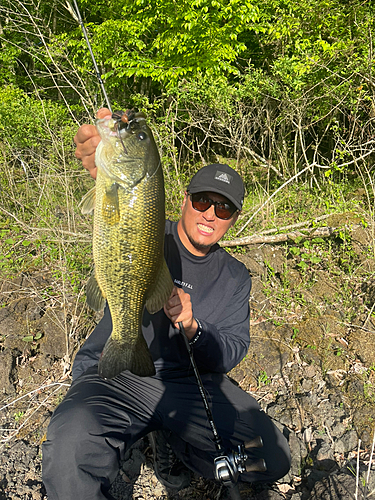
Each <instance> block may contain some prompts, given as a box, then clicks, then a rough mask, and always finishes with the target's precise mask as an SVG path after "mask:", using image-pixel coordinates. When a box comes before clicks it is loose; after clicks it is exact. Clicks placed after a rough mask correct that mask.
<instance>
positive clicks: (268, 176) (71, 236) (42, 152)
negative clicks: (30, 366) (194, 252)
mask: <svg viewBox="0 0 375 500" xmlns="http://www.w3.org/2000/svg"><path fill="white" fill-rule="evenodd" d="M78 3H79V7H80V11H81V14H82V17H83V19H84V21H85V25H86V28H87V30H88V32H89V37H90V40H91V43H92V46H93V50H94V53H95V56H96V58H97V62H98V65H99V68H100V72H101V74H102V77H103V79H104V81H105V84H106V88H107V91H108V94H109V97H110V100H111V102H112V106H113V108H114V109H116V108H124V107H130V106H136V107H138V108H140V109H142V110H144V111H146V113H147V114H148V116H149V121H150V124H151V127H152V129H153V131H154V134H155V138H156V140H157V143H158V145H159V148H160V150H161V153H162V158H163V167H164V173H165V179H166V195H167V215H168V216H169V217H172V218H175V217H178V213H179V206H180V200H181V196H182V194H183V190H184V186H185V185H186V182H187V180H188V178H189V177H190V175H191V174H192V173H193V172H194V171H195V170H196V169H197V168H199V167H200V166H201V165H202V164H205V163H208V162H215V161H225V162H228V163H229V164H230V165H231V166H233V167H234V168H236V169H237V170H238V171H239V172H240V173H241V175H242V176H243V178H244V181H245V184H246V189H247V197H246V203H245V209H244V211H243V215H242V217H241V218H240V221H239V223H238V224H237V226H236V228H235V229H234V230H233V232H232V234H231V235H230V236H233V235H234V234H240V235H241V236H245V235H246V234H252V233H254V232H259V231H262V230H265V229H269V228H278V227H280V226H285V225H287V224H293V223H297V222H299V221H301V220H311V219H312V218H316V217H317V216H321V215H322V214H324V213H327V212H328V213H330V212H335V211H336V212H342V211H353V210H354V211H356V212H359V215H360V216H361V217H362V218H363V219H366V220H367V221H369V220H372V218H373V206H374V179H373V156H374V155H373V144H374V117H375V104H374V79H373V71H374V54H373V31H374V16H375V14H374V12H375V11H374V8H373V7H374V5H373V2H372V1H371V0H368V1H359V0H345V1H337V0H309V1H307V0H298V1H297V0H267V1H265V0H253V1H252V2H250V1H248V0H241V1H240V0H226V1H224V0H193V1H191V0H190V1H189V2H188V1H186V0H181V1H179V2H176V1H174V0H163V1H160V0H147V1H146V0H135V1H130V0H106V1H105V2H104V1H102V0H98V1H96V2H93V1H91V0H80V1H79V2H78ZM0 48H1V50H0V188H1V191H0V231H1V242H0V245H1V255H0V268H1V269H2V270H3V272H11V273H12V272H15V271H16V270H20V269H29V268H30V267H32V266H38V265H40V264H41V263H42V264H43V263H45V262H53V263H54V265H55V266H56V267H57V268H59V266H60V267H61V265H62V264H61V263H62V262H64V266H65V267H64V266H63V267H64V269H65V271H66V272H67V273H68V274H67V276H68V279H69V280H71V281H73V282H75V281H77V283H78V282H79V277H78V276H83V275H85V273H87V272H88V270H89V267H90V257H89V253H90V243H89V240H90V237H89V234H90V224H91V222H90V220H89V219H85V218H83V217H82V216H81V214H80V212H79V208H78V203H79V201H80V199H81V197H82V195H83V194H84V193H85V192H86V191H87V190H88V189H89V187H90V185H91V184H92V181H91V179H89V178H88V176H87V174H85V173H84V172H82V168H81V166H80V165H79V163H78V162H77V160H76V159H75V157H74V144H73V141H72V139H73V136H74V133H75V131H76V129H77V127H78V126H79V124H81V123H87V122H88V121H92V120H93V117H94V115H95V111H96V110H97V109H98V108H99V107H101V106H102V105H105V102H103V96H102V95H101V91H100V87H99V85H98V82H97V79H96V76H95V74H94V71H93V64H92V61H91V58H90V55H89V52H88V49H87V46H86V44H85V42H84V40H83V37H82V32H81V28H80V26H79V24H78V23H77V20H76V19H75V15H74V10H73V7H72V5H71V3H70V2H68V1H66V0H52V1H48V2H47V1H46V0H38V1H37V0H21V1H19V0H2V2H1V5H0ZM358 190H360V191H358ZM358 192H360V195H358ZM357 195H358V196H357ZM359 198H360V199H361V201H360V202H359V201H358V200H359ZM77 241H78V242H79V245H78V246H77V244H76V243H77ZM22 249H23V250H24V251H21V252H20V250H22ZM63 256H65V257H63ZM67 256H73V257H69V258H68V257H67ZM75 269H76V271H75ZM59 272H60V271H59ZM61 272H63V271H61ZM76 272H77V276H76V274H75V273H76Z"/></svg>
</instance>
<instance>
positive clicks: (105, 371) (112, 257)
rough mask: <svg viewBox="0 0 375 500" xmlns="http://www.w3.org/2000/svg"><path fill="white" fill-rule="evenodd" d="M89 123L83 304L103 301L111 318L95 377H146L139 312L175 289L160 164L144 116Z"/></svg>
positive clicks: (151, 369)
mask: <svg viewBox="0 0 375 500" xmlns="http://www.w3.org/2000/svg"><path fill="white" fill-rule="evenodd" d="M95 125H96V127H97V130H98V132H99V134H100V137H101V141H100V143H99V145H98V147H97V150H96V154H95V164H96V166H97V178H96V184H95V187H94V188H93V189H91V190H90V191H89V192H88V193H87V194H86V195H85V196H84V197H83V199H82V202H81V207H82V208H81V210H82V212H83V213H84V214H89V213H92V212H93V213H94V220H93V258H94V270H93V273H92V274H91V277H90V278H89V280H88V282H87V285H86V302H87V304H88V305H89V307H91V308H92V309H94V310H96V311H99V310H101V309H103V307H104V306H105V303H106V302H107V304H108V307H109V310H110V312H111V317H112V332H111V335H110V337H109V338H108V340H107V342H106V344H105V346H104V349H103V352H102V354H101V357H100V359H99V365H98V373H99V375H100V377H102V378H104V379H112V378H114V377H116V376H117V375H118V374H119V373H121V372H122V371H125V370H129V371H130V372H132V373H134V374H135V375H139V376H141V377H148V376H152V375H154V374H155V366H154V363H153V360H152V356H151V353H150V351H149V349H148V346H147V343H146V341H145V339H144V337H143V334H142V317H143V313H144V309H145V308H146V309H147V310H148V312H149V313H150V314H154V313H156V312H157V311H159V310H160V309H161V308H162V307H163V305H164V304H165V302H166V301H167V300H168V298H169V297H170V295H171V292H172V289H173V281H172V278H171V275H170V272H169V269H168V266H167V264H166V262H165V259H164V228H165V194H164V179H163V170H162V166H161V160H160V156H159V152H158V148H157V146H156V143H155V140H154V137H153V135H152V132H151V129H150V128H149V126H148V125H147V123H146V117H145V115H144V114H143V113H140V112H135V111H134V110H128V111H126V112H123V111H118V112H115V113H114V114H113V115H112V117H111V118H105V119H98V120H96V122H95Z"/></svg>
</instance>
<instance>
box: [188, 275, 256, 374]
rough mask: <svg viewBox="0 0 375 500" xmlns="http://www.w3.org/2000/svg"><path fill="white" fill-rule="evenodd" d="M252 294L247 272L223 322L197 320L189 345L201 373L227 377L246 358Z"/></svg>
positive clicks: (231, 299) (225, 311)
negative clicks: (224, 374)
mask: <svg viewBox="0 0 375 500" xmlns="http://www.w3.org/2000/svg"><path fill="white" fill-rule="evenodd" d="M250 290H251V278H250V276H249V274H248V272H247V270H246V268H244V272H243V275H242V277H239V280H238V287H237V290H236V292H235V293H234V295H233V296H232V297H231V298H230V299H229V300H228V303H227V304H226V307H225V309H224V311H223V314H222V316H221V320H220V322H219V323H216V324H212V323H209V322H208V321H205V320H204V319H201V318H199V317H197V318H196V320H197V322H198V331H197V333H196V335H195V336H194V337H193V338H192V339H191V341H190V343H191V344H192V347H193V350H194V357H195V360H196V362H197V365H198V367H199V368H200V369H203V370H204V371H213V372H219V373H227V372H229V371H230V370H232V368H234V367H235V366H236V365H238V363H239V362H240V361H241V360H242V359H243V358H244V357H245V356H246V354H247V351H248V348H249V345H250V304H249V297H250Z"/></svg>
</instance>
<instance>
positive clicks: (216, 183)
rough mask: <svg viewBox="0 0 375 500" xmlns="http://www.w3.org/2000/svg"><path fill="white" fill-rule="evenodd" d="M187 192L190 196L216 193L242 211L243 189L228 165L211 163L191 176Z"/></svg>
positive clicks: (239, 178) (239, 180)
mask: <svg viewBox="0 0 375 500" xmlns="http://www.w3.org/2000/svg"><path fill="white" fill-rule="evenodd" d="M187 191H188V192H189V193H191V194H194V193H200V192H202V191H211V192H213V193H218V194H221V195H223V196H225V197H226V198H228V200H229V201H231V202H232V203H233V204H234V205H235V207H236V208H237V209H238V210H241V209H242V204H243V200H244V196H245V187H244V185H243V181H242V179H241V177H240V175H239V174H238V173H237V172H236V171H235V170H233V168H231V167H230V166H229V165H226V164H223V163H213V164H211V165H207V166H205V167H203V168H201V169H200V170H198V172H197V173H196V174H195V175H193V177H192V179H191V181H190V184H189V185H188V187H187Z"/></svg>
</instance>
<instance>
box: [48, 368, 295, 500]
mask: <svg viewBox="0 0 375 500" xmlns="http://www.w3.org/2000/svg"><path fill="white" fill-rule="evenodd" d="M202 381H203V384H204V387H205V390H206V393H207V396H208V400H209V402H210V406H211V410H212V414H213V418H214V421H215V424H216V426H217V428H218V431H219V435H220V436H221V438H222V440H223V444H224V446H226V447H228V448H230V449H232V448H233V447H235V446H236V445H237V444H239V443H242V442H243V441H248V440H250V439H252V438H254V437H256V436H258V435H261V436H262V438H263V442H264V446H263V448H260V449H255V448H253V449H252V451H251V455H252V456H253V457H254V458H260V457H262V458H264V459H265V461H266V464H267V471H266V472H250V473H246V474H242V475H241V480H244V481H251V482H253V481H265V482H272V481H275V480H276V479H279V478H280V477H282V476H284V475H285V474H286V473H287V472H288V470H289V467H290V453H289V447H288V444H287V441H286V439H285V438H284V436H283V435H282V434H281V433H280V432H279V431H278V430H277V428H276V427H275V426H274V424H273V423H272V422H271V420H270V419H269V417H268V416H267V415H266V414H265V413H264V412H263V411H262V410H261V409H260V407H259V405H258V403H257V402H256V401H255V400H254V398H252V397H251V396H250V395H248V394H246V393H245V392H244V391H242V390H241V389H240V388H239V387H237V386H235V385H234V384H233V383H232V382H231V381H230V380H229V379H228V377H227V376H225V375H220V374H209V375H203V376H202ZM161 428H165V429H169V430H171V431H172V432H173V436H174V439H173V442H172V443H171V444H172V446H173V448H174V450H175V452H176V454H177V456H178V457H179V458H180V459H181V460H182V461H183V462H184V463H185V464H186V465H187V466H188V467H189V468H191V469H192V470H194V471H196V472H198V473H199V474H200V475H202V476H204V477H207V478H213V477H214V470H213V458H214V457H215V451H216V449H215V445H214V442H213V439H212V431H211V429H210V427H209V424H208V421H207V415H206V412H205V409H204V407H203V404H202V400H201V396H200V394H199V390H198V387H197V384H196V381H195V378H194V377H191V378H190V377H186V378H178V379H172V380H158V379H156V378H153V377H151V378H148V377H147V378H140V377H137V376H135V375H133V374H131V373H129V372H124V373H122V374H121V375H119V376H118V377H116V378H115V379H113V380H110V381H105V380H102V379H101V378H99V376H98V375H97V367H92V368H90V369H89V370H88V371H87V372H86V373H84V374H83V375H81V376H80V377H79V378H78V379H77V380H76V381H75V382H73V384H72V386H71V388H70V389H69V391H68V393H67V395H66V397H65V399H64V400H63V402H62V403H61V404H60V405H59V406H58V407H57V408H56V410H55V412H54V414H53V416H52V419H51V422H50V425H49V428H48V435H47V440H46V441H45V442H44V444H43V481H44V484H45V486H46V489H47V494H48V499H49V500H57V499H58V500H74V499H75V498H77V499H79V500H86V499H87V500H99V499H105V498H107V497H106V495H105V492H106V491H108V489H109V487H110V484H111V483H112V481H113V480H114V479H115V477H116V475H117V473H118V470H119V461H120V459H121V458H122V457H123V456H124V453H125V451H126V449H128V448H129V447H130V446H131V445H132V444H133V443H135V442H136V441H137V440H138V439H140V438H141V437H142V436H145V435H146V434H148V433H149V432H150V431H153V430H157V429H161Z"/></svg>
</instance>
